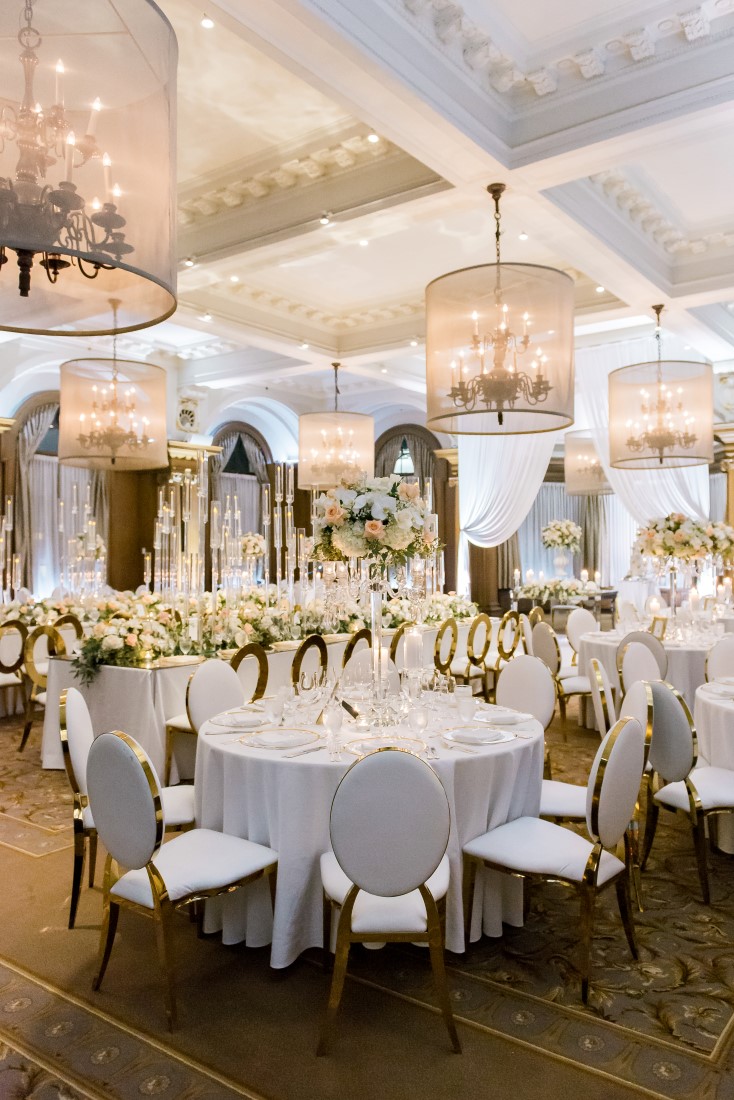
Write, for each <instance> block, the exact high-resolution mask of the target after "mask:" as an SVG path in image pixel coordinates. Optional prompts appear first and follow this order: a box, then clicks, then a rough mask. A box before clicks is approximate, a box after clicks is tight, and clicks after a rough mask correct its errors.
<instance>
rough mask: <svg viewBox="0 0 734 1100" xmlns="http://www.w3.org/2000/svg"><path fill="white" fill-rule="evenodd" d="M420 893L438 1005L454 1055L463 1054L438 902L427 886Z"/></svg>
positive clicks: (421, 888) (422, 887)
mask: <svg viewBox="0 0 734 1100" xmlns="http://www.w3.org/2000/svg"><path fill="white" fill-rule="evenodd" d="M420 892H421V896H422V898H423V902H424V904H425V906H426V914H427V917H428V950H429V951H430V954H431V968H432V970H433V980H434V982H435V983H436V993H437V995H438V1004H439V1007H440V1009H441V1015H442V1016H443V1019H444V1023H445V1024H446V1030H447V1031H448V1033H449V1038H450V1039H451V1046H452V1047H453V1050H454V1054H461V1043H460V1042H459V1036H458V1035H457V1033H456V1023H455V1022H454V1014H453V1012H452V1011H451V998H450V997H449V987H448V983H447V981H446V965H445V963H444V957H443V937H442V934H441V921H440V919H439V916H438V909H437V908H436V902H435V901H434V899H433V897H432V896H431V894H430V892H429V891H428V890H427V889H426V887H425V886H421V887H420Z"/></svg>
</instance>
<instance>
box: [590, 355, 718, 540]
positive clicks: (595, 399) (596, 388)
mask: <svg viewBox="0 0 734 1100" xmlns="http://www.w3.org/2000/svg"><path fill="white" fill-rule="evenodd" d="M668 344H670V345H671V346H670V347H668ZM666 348H667V350H668V354H670V355H671V356H677V355H678V351H677V349H676V347H675V342H674V341H672V340H671V341H668V340H666V341H665V343H664V345H663V357H665V354H666ZM656 357H657V351H656V346H655V341H654V339H652V338H646V339H642V340H622V341H620V342H619V343H617V344H607V345H605V346H603V347H593V348H583V349H581V350H579V351H577V352H576V385H577V395H576V400H577V402H578V401H579V398H580V401H581V404H582V411H583V413H585V415H586V418H587V420H588V423H589V425H590V427H591V429H592V433H593V436H594V443H595V444H596V449H597V452H598V455H599V460H600V462H601V464H602V466H603V467H604V471H605V473H606V475H607V478H608V479H609V483H610V485H611V486H612V488H613V489H614V492H615V493H616V494H617V496H618V497H619V498H620V499H621V501H622V503H623V504H624V506H625V507H626V508H627V511H628V512H630V513H631V515H632V516H634V518H635V520H636V521H637V522H638V524H643V523H646V522H647V521H648V520H649V519H652V518H653V517H655V516H664V515H667V514H668V513H669V512H683V514H684V515H687V516H694V517H696V518H697V519H707V518H708V515H709V472H708V467H707V466H705V465H701V466H683V467H676V468H674V469H670V468H667V467H664V468H663V469H662V470H615V469H612V468H611V466H610V465H609V396H608V383H607V379H608V376H609V374H610V372H611V371H613V370H616V369H617V368H618V367H626V366H629V365H630V364H631V363H642V362H650V361H652V360H653V359H655V358H656ZM680 358H682V359H685V358H686V355H685V354H680Z"/></svg>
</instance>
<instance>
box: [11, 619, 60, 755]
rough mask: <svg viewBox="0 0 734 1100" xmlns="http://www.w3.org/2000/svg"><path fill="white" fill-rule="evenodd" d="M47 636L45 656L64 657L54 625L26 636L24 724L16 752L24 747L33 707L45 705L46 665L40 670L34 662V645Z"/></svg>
mask: <svg viewBox="0 0 734 1100" xmlns="http://www.w3.org/2000/svg"><path fill="white" fill-rule="evenodd" d="M44 637H45V638H47V639H48V640H47V642H46V648H47V656H48V658H49V659H50V658H51V657H64V656H65V655H66V646H65V644H64V639H63V638H62V637H61V635H60V634H59V632H58V630H57V629H56V627H55V626H50V625H48V624H46V625H45V626H37V627H35V628H34V629H33V630H32V631H31V632H30V634H29V635H28V636H27V638H26V640H25V643H24V645H23V687H24V692H25V715H24V717H25V725H24V726H23V736H22V737H21V739H20V745H19V746H18V752H23V749H24V748H25V747H26V742H27V741H28V738H29V737H30V733H31V729H32V727H33V722H34V720H35V714H36V711H35V707H36V706H37V705H38V706H41V707H44V708H45V706H46V688H47V687H48V665H47V664H46V671H45V672H42V671H41V669H40V668H39V667H38V665H37V663H36V645H37V644H38V642H39V640H40V639H41V638H44Z"/></svg>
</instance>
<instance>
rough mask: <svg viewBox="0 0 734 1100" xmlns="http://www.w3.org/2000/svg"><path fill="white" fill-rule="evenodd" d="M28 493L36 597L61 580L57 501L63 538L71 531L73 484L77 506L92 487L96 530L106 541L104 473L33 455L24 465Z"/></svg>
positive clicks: (52, 457) (82, 501)
mask: <svg viewBox="0 0 734 1100" xmlns="http://www.w3.org/2000/svg"><path fill="white" fill-rule="evenodd" d="M26 476H27V479H28V488H29V493H30V516H29V519H30V526H29V530H28V544H29V546H30V547H31V586H32V587H31V590H32V592H33V594H34V595H35V596H38V597H43V596H50V595H51V593H52V592H53V590H54V588H56V587H57V585H58V584H59V582H60V573H61V557H60V555H61V538H62V536H61V535H60V534H59V501H61V500H62V501H63V502H64V511H65V513H66V515H65V517H64V525H65V527H66V531H65V533H64V535H63V537H64V538H69V537H70V536H71V535H72V534H73V531H72V517H71V502H72V498H73V489H72V485H76V486H77V496H78V500H79V507H80V509H81V508H83V506H84V501H85V499H86V493H87V486H88V485H89V486H91V499H92V511H93V514H94V515H95V518H96V520H97V531H98V532H99V534H100V535H101V537H102V539H103V540H104V541H105V543H106V542H107V519H106V517H107V505H106V500H105V494H104V493H103V492H102V486H103V485H104V475H103V474H102V475H101V476H100V474H99V473H98V472H97V471H95V470H88V469H85V468H83V467H81V466H59V460H58V459H57V458H56V457H54V456H53V455H36V456H35V457H34V458H32V459H31V461H30V462H29V463H28V465H27V475H26Z"/></svg>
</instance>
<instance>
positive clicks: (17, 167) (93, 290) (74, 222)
mask: <svg viewBox="0 0 734 1100" xmlns="http://www.w3.org/2000/svg"><path fill="white" fill-rule="evenodd" d="M19 27H20V33H19ZM177 54H178V49H177V44H176V38H175V35H174V33H173V29H172V27H171V25H170V24H169V22H168V20H167V19H166V17H165V16H164V15H163V13H162V12H161V11H160V9H159V8H158V7H157V6H156V5H155V4H154V3H152V2H151V0H53V2H45V0H44V2H43V3H41V0H38V2H37V3H35V4H25V3H24V0H5V2H4V3H3V4H2V5H1V6H0V107H2V109H3V111H4V113H5V119H6V122H5V125H6V132H5V140H4V143H3V145H2V148H1V149H0V178H2V179H3V180H4V181H5V185H4V186H3V187H2V189H0V249H1V251H0V329H5V330H8V331H11V332H30V333H54V334H55V335H72V336H80V335H95V334H99V333H107V332H112V331H114V326H115V325H116V326H117V331H121V332H124V331H130V330H132V329H138V328H143V327H145V326H147V325H153V324H156V323H157V322H159V321H162V320H163V319H164V318H166V317H168V316H170V314H171V313H173V311H174V309H175V308H176V298H175V294H176V266H175V265H176V257H175V220H174V219H175V203H174V199H175V176H174V167H175V115H176V64H177ZM24 70H25V72H26V74H27V76H28V81H29V84H28V85H27V86H26V85H24ZM36 104H38V105H40V111H39V110H37V109H36ZM110 299H115V300H117V301H119V307H118V310H117V317H116V319H114V318H113V315H112V312H111V310H110V305H109V302H110Z"/></svg>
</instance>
